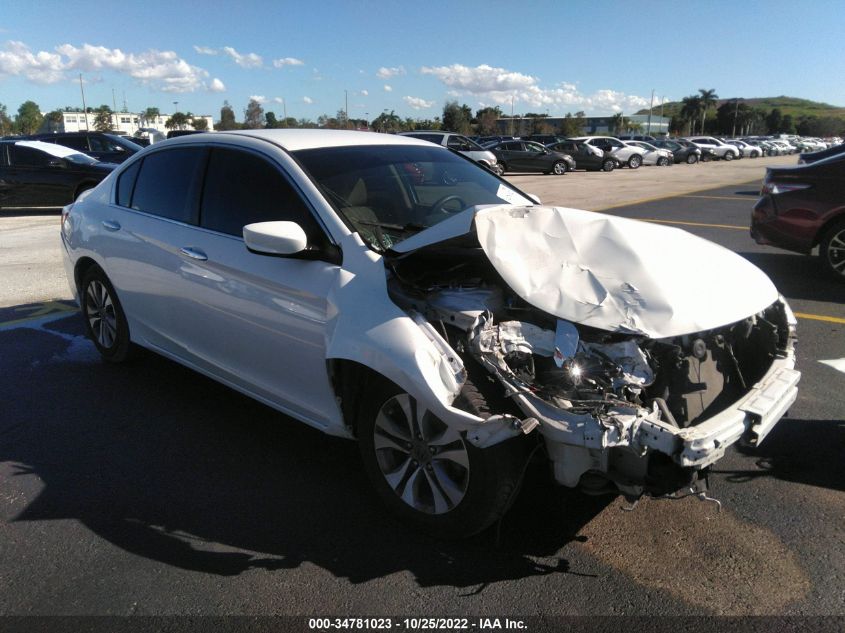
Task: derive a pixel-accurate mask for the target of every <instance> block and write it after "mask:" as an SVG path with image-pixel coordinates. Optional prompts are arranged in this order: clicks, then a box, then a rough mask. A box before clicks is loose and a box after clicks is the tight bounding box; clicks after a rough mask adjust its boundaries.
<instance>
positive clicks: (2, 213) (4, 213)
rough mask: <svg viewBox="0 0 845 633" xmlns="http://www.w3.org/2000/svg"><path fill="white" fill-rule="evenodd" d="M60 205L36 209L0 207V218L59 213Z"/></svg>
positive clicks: (60, 211) (60, 210)
mask: <svg viewBox="0 0 845 633" xmlns="http://www.w3.org/2000/svg"><path fill="white" fill-rule="evenodd" d="M61 213H62V207H39V208H36V209H15V208H9V207H0V218H28V217H32V216H40V215H61Z"/></svg>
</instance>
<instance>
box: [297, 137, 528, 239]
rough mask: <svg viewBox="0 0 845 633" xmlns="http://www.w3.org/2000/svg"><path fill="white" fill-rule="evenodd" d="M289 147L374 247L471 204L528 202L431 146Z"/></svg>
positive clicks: (480, 169)
mask: <svg viewBox="0 0 845 633" xmlns="http://www.w3.org/2000/svg"><path fill="white" fill-rule="evenodd" d="M293 154H294V156H295V157H296V158H297V159H298V160H299V161H300V163H301V164H302V166H303V167H304V168H305V170H306V171H307V172H308V173H309V174H310V176H311V178H312V180H313V181H314V182H315V183H316V185H317V186H318V187H319V188H320V190H321V191H322V193H323V195H324V196H325V197H326V199H327V200H328V201H329V202H330V203H331V204H332V206H333V207H334V208H335V210H336V211H337V212H338V213H339V214H340V215H341V217H343V218H344V220H345V221H346V223H347V225H349V226H350V227H351V228H352V229H353V230H355V231H357V232H358V233H359V234H360V235H361V237H362V239H363V240H364V241H365V242H367V243H368V244H369V245H370V246H371V247H372V248H374V249H375V250H377V251H379V252H383V251H386V250H388V249H390V248H392V247H393V246H394V245H395V244H398V243H399V242H401V241H402V240H404V239H407V238H408V237H411V235H413V234H415V233H417V232H419V231H421V230H423V229H425V228H428V227H431V226H434V225H435V224H438V223H439V222H442V221H443V220H446V219H448V218H450V217H452V216H453V215H455V214H456V213H460V212H461V211H463V210H464V209H468V208H470V207H474V206H476V205H483V204H522V205H531V204H534V202H533V201H532V200H530V199H529V198H527V197H526V196H525V195H524V194H522V193H521V192H519V191H518V190H516V189H514V188H513V187H510V186H509V185H508V184H507V183H506V182H504V181H503V180H500V179H499V178H497V177H496V176H494V175H493V174H492V173H490V172H489V171H487V170H486V169H484V168H483V167H479V166H478V165H476V164H475V163H474V162H473V161H471V160H468V159H465V158H463V157H461V156H459V155H455V154H453V153H452V152H449V151H446V150H444V149H440V148H437V147H432V148H430V149H429V148H427V147H420V146H416V145H364V146H357V147H330V148H320V149H308V150H299V151H297V152H294V153H293Z"/></svg>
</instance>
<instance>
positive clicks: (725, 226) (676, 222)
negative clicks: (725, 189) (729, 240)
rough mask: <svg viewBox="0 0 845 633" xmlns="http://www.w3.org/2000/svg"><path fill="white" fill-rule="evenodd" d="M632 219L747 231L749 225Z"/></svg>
mask: <svg viewBox="0 0 845 633" xmlns="http://www.w3.org/2000/svg"><path fill="white" fill-rule="evenodd" d="M631 219H632V220H640V221H642V222H655V223H657V224H680V225H681V226H703V227H706V228H712V229H735V230H738V231H747V230H748V227H747V226H737V225H736V224H705V223H704V222H681V221H680V220H658V219H656V218H631Z"/></svg>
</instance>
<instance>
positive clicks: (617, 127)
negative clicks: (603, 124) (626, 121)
mask: <svg viewBox="0 0 845 633" xmlns="http://www.w3.org/2000/svg"><path fill="white" fill-rule="evenodd" d="M610 127H611V129H612V130H613V133H614V134H620V133H621V132H622V113H621V112H617V113H616V114H614V115H613V117H611V119H610Z"/></svg>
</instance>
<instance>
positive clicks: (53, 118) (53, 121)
mask: <svg viewBox="0 0 845 633" xmlns="http://www.w3.org/2000/svg"><path fill="white" fill-rule="evenodd" d="M44 119H45V120H46V122H47V131H48V132H57V131H59V130H60V128H61V126H62V123H63V122H64V119H65V117H64V114H63V113H62V111H61V110H53V111H52V112H48V113H47V116H46V117H44Z"/></svg>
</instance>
